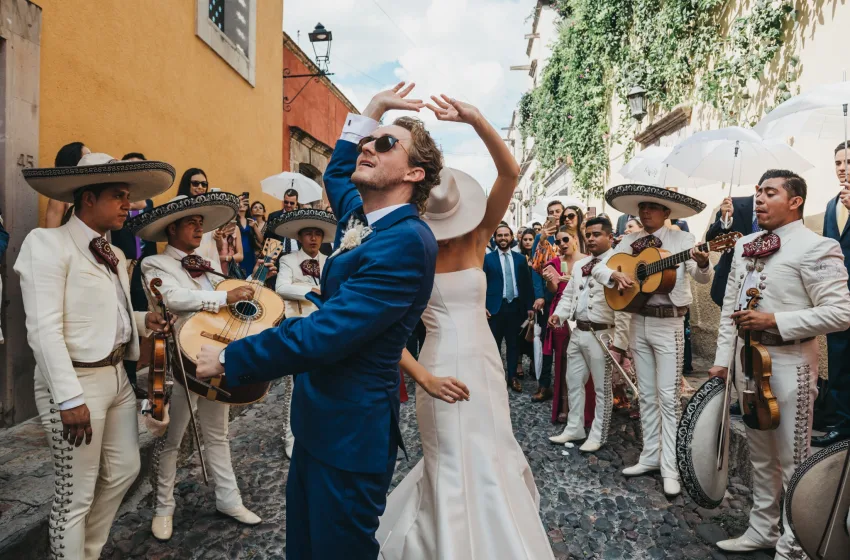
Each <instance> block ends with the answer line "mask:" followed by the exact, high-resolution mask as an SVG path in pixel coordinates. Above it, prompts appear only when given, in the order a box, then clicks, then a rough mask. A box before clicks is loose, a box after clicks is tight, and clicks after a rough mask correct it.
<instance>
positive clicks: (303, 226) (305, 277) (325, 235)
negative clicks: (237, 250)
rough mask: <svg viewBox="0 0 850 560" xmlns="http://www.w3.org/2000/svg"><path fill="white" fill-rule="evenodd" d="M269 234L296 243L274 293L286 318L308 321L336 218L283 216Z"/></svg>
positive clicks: (306, 212)
mask: <svg viewBox="0 0 850 560" xmlns="http://www.w3.org/2000/svg"><path fill="white" fill-rule="evenodd" d="M266 231H271V232H274V234H275V235H276V236H278V237H281V238H283V239H297V240H298V250H297V251H293V252H291V253H287V254H286V255H283V256H282V257H281V258H280V261H279V265H278V274H277V282H276V283H275V291H276V292H277V293H278V294H279V295H280V297H282V298H283V299H284V301H285V302H286V316H287V317H307V316H308V315H310V314H311V313H312V312H313V311H315V310H316V305H315V304H314V303H313V302H311V301H310V300H308V299H307V294H309V293H310V292H315V293H316V294H317V295H318V294H320V292H321V290H320V289H319V284H320V281H321V278H322V270H324V268H325V261H326V260H327V257H326V256H325V255H323V254H322V253H321V252H320V251H319V249H320V248H321V246H322V243H323V242H324V240H325V239H333V236H334V235H335V234H336V218H334V215H333V214H331V213H330V212H325V211H324V210H314V209H312V208H305V209H302V210H295V211H294V212H284V213H283V214H281V215H280V216H278V217H277V218H276V219H274V220H272V221H270V222H269V223H268V225H267V226H266ZM281 383H283V385H284V405H283V406H284V422H285V424H286V427H285V428H284V437H283V442H284V450H285V452H286V456H287V457H290V458H291V457H292V450H293V449H294V448H295V436H294V435H293V433H292V426H291V425H290V423H289V416H290V407H291V405H292V389H293V385H294V383H293V379H292V377H291V376H286V377H284V378H283V379H282V380H281Z"/></svg>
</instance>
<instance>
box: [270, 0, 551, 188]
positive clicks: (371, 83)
mask: <svg viewBox="0 0 850 560" xmlns="http://www.w3.org/2000/svg"><path fill="white" fill-rule="evenodd" d="M376 2H377V3H376ZM535 4H536V0H425V1H423V0H287V2H286V5H285V7H284V29H285V30H286V31H287V33H289V34H290V35H291V36H292V37H293V38H295V37H296V32H297V30H301V48H302V49H304V51H305V52H307V53H310V54H312V47H311V45H310V44H309V41H308V39H307V33H308V32H309V31H311V30H312V29H313V27H314V26H315V24H316V22H317V21H320V22H321V23H322V24H323V25H324V26H325V27H326V28H327V29H329V30H331V31H332V32H333V46H332V50H331V57H330V58H331V63H330V68H331V71H332V72H334V73H335V76H333V77H332V79H333V80H334V82H335V83H336V84H337V85H338V86H339V87H340V89H341V90H342V91H343V92H344V93H345V94H346V95H347V96H349V99H351V101H352V103H354V104H355V105H356V106H357V107H359V108H361V109H362V108H363V107H365V105H366V103H368V101H369V99H370V98H371V96H372V95H373V94H374V93H376V92H377V91H380V90H381V89H385V88H386V87H388V86H391V85H393V84H394V83H395V82H396V81H399V80H407V81H415V82H416V84H417V87H416V89H415V90H414V93H413V94H412V96H415V97H418V98H424V99H427V98H428V96H429V95H432V94H440V93H446V94H449V95H452V96H454V97H456V98H458V99H461V100H464V101H468V102H470V103H472V104H474V105H476V106H477V107H478V108H479V109H480V110H481V112H482V113H483V114H484V115H485V116H486V117H487V118H488V119H489V120H490V122H491V123H493V125H494V126H496V127H497V128H499V127H501V126H507V124H508V123H509V122H510V118H511V113H512V111H513V110H514V108H515V107H516V103H517V101H518V100H519V96H520V95H521V94H522V92H523V91H524V90H525V88H526V87H527V85H528V76H527V74H526V73H524V72H511V71H510V70H509V67H510V66H511V65H514V64H524V63H525V62H526V56H525V48H526V45H527V41H526V40H525V39H524V38H523V36H524V34H526V33H528V32H529V31H530V23H529V22H527V21H526V20H527V18H528V15H529V14H530V13H531V11H532V9H533V7H534V6H535ZM379 6H380V7H379ZM381 9H383V11H385V12H386V14H384V13H383V12H382V10H381ZM393 116H394V115H387V118H392V117H393ZM420 116H421V117H422V118H423V120H425V121H426V122H427V123H428V127H429V130H431V132H432V134H433V135H434V136H435V138H436V139H437V141H438V142H440V143H441V144H442V145H443V146H444V149H445V151H446V152H447V153H446V162H447V164H448V165H450V166H452V167H457V168H459V169H463V170H464V171H466V172H467V173H469V174H470V175H472V176H473V177H475V178H476V179H478V180H479V182H481V184H482V186H483V187H484V188H485V189H489V188H490V186H491V185H492V183H493V179H494V178H495V168H494V167H493V163H492V160H490V158H489V156H488V154H487V150H486V149H485V147H484V144H483V143H482V142H481V141H480V140H479V139H477V138H476V137H475V135H474V134H473V133H472V132H471V129H469V127H467V126H465V125H461V124H456V123H441V122H438V121H436V119H434V117H433V115H431V114H430V112H427V111H424V112H423V113H422V114H420Z"/></svg>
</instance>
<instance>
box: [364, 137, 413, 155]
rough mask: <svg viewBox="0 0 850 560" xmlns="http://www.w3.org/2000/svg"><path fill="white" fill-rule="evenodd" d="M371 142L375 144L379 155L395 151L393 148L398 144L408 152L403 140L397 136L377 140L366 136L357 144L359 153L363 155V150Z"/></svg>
mask: <svg viewBox="0 0 850 560" xmlns="http://www.w3.org/2000/svg"><path fill="white" fill-rule="evenodd" d="M370 142H374V143H375V151H376V152H378V153H379V154H385V153H387V152H389V151H390V150H392V149H393V146H395V145H396V144H398V145H399V146H401V149H402V150H404V151H405V152H407V148H405V147H404V144H402V143H401V140H399V139H398V138H396V137H395V136H390V135H389V134H387V135H386V136H381V137H379V138H375V137H374V136H364V137H363V138H361V139H360V142H358V143H357V153H358V154H359V153H362V152H363V148H364V147H365V146H366V144H369V143H370Z"/></svg>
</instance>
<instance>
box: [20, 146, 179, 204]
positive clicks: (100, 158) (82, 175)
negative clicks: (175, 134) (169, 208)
mask: <svg viewBox="0 0 850 560" xmlns="http://www.w3.org/2000/svg"><path fill="white" fill-rule="evenodd" d="M23 175H24V179H26V181H27V183H29V185H30V186H31V187H32V188H33V189H35V190H36V191H38V193H39V194H43V195H44V196H46V197H47V198H52V199H53V200H59V201H61V202H74V191H76V190H77V189H80V188H82V187H87V186H90V185H102V184H106V183H119V184H124V185H127V186H128V187H129V188H130V201H131V202H137V201H139V200H145V199H148V198H153V197H154V196H156V195H158V194H161V193H164V192H165V191H167V190H168V189H169V187H171V184H172V183H174V168H173V167H171V166H170V165H169V164H167V163H165V162H162V161H118V160H116V159H115V158H113V157H112V156H110V155H107V154H86V155H84V156H83V158H82V159H81V160H80V162H79V163H78V164H77V165H75V166H73V167H39V168H36V169H24V170H23Z"/></svg>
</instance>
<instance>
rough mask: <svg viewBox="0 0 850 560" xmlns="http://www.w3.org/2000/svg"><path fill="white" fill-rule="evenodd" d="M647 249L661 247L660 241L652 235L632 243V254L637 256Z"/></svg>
mask: <svg viewBox="0 0 850 560" xmlns="http://www.w3.org/2000/svg"><path fill="white" fill-rule="evenodd" d="M647 247H653V248H655V249H658V248H659V247H661V240H660V239H658V238H657V237H655V236H654V235H647V236H645V237H641V238H640V239H638V240H637V241H635V242H633V243H632V253H634V254H638V253H640V252H641V251H643V250H644V249H646V248H647Z"/></svg>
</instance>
